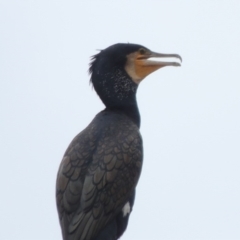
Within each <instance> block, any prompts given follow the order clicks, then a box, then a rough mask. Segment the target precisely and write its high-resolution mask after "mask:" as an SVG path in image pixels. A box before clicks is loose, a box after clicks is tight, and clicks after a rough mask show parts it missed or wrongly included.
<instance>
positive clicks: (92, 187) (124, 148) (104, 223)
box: [56, 110, 143, 240]
mask: <svg viewBox="0 0 240 240" xmlns="http://www.w3.org/2000/svg"><path fill="white" fill-rule="evenodd" d="M142 154H143V153H142V139H141V135H140V133H139V129H138V127H137V126H136V125H135V124H134V122H133V121H132V120H131V119H130V118H128V117H127V116H126V115H124V114H123V113H121V112H117V111H106V110H105V111H102V112H100V113H99V114H98V115H97V116H96V117H95V118H94V120H93V121H92V122H91V123H90V124H89V126H88V127H87V128H86V129H84V130H83V131H82V132H81V133H79V134H78V135H77V136H76V137H75V138H74V139H73V141H72V142H71V144H70V145H69V147H68V149H67V150H66V153H65V155H64V157H63V160H62V163H61V165H60V168H59V172H58V176H57V190H56V195H57V196H56V197H57V208H58V213H59V219H60V224H61V228H62V233H63V238H64V240H95V239H97V240H98V239H101V237H100V236H104V240H108V239H109V240H112V239H117V238H118V237H119V236H120V235H122V233H123V231H124V230H125V228H126V224H127V220H128V217H129V211H128V212H127V211H126V209H125V208H126V206H128V205H127V204H129V203H130V205H131V204H133V198H134V191H135V187H136V184H137V181H138V179H139V176H140V172H141V167H142ZM124 207H125V208H124ZM131 207H132V206H131ZM123 209H124V211H125V212H124V211H123ZM99 237H100V238H99Z"/></svg>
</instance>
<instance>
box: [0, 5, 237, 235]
mask: <svg viewBox="0 0 240 240" xmlns="http://www.w3.org/2000/svg"><path fill="white" fill-rule="evenodd" d="M239 26H240V1H238V0H236V1H231V0H230V1H187V0H185V1H184V0H183V1H157V0H156V1H149V0H148V1H139V0H132V1H93V0H92V1H80V0H78V1H52V0H48V1H46V0H41V1H11V0H9V1H6V0H0V81H1V88H0V98H1V100H0V104H1V117H0V119H1V124H0V128H1V129H0V132H1V134H0V140H1V157H2V160H1V163H2V164H1V175H0V182H1V201H0V202H1V204H0V213H1V214H0V226H1V231H0V239H1V240H60V239H61V233H60V227H59V224H58V218H57V211H56V207H55V179H56V173H57V170H58V166H59V163H60V161H61V158H62V155H63V153H64V151H65V150H66V148H67V146H68V144H69V143H70V141H71V140H72V138H73V137H74V136H75V135H76V134H77V133H78V132H80V131H81V130H82V129H83V128H85V127H86V125H87V124H88V123H89V122H90V121H91V120H92V118H93V117H94V116H95V114H97V113H98V112H99V111H100V110H101V109H102V108H103V105H102V103H101V102H100V100H99V99H98V97H97V95H96V94H95V92H94V91H93V90H92V88H91V86H89V76H88V73H87V70H88V63H89V57H90V56H91V55H93V54H95V53H96V49H103V48H105V47H107V46H109V45H111V44H114V43H117V42H131V43H138V44H142V45H145V46H146V47H148V48H150V49H151V50H153V51H157V52H162V53H178V54H180V55H181V56H182V58H183V64H182V67H181V68H173V67H168V68H164V69H162V70H159V71H157V72H155V73H153V74H152V75H150V76H149V77H147V78H146V79H145V80H144V81H143V82H142V83H141V85H140V88H139V91H138V103H139V109H140V112H141V119H142V120H141V122H142V124H141V132H142V135H143V140H144V167H143V172H142V176H141V179H140V182H139V185H138V187H137V196H136V202H135V206H134V210H133V213H132V215H131V218H130V223H129V226H128V229H127V231H126V232H125V234H124V236H123V237H122V240H161V239H164V240H168V239H169V240H170V239H171V240H198V239H201V240H218V239H224V240H233V239H234V240H237V239H238V240H239V239H240V204H239V203H240V190H239V188H240V174H239V172H240V126H239V123H240V73H239V64H240V27H239Z"/></svg>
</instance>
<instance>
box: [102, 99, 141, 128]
mask: <svg viewBox="0 0 240 240" xmlns="http://www.w3.org/2000/svg"><path fill="white" fill-rule="evenodd" d="M106 110H109V111H117V112H121V113H122V114H125V115H126V116H128V117H129V118H130V119H131V120H132V121H133V122H134V123H135V124H136V125H137V126H138V128H140V122H141V119H140V113H139V110H138V106H137V102H136V101H134V102H133V101H131V103H126V104H122V105H120V104H119V105H112V106H107V107H106Z"/></svg>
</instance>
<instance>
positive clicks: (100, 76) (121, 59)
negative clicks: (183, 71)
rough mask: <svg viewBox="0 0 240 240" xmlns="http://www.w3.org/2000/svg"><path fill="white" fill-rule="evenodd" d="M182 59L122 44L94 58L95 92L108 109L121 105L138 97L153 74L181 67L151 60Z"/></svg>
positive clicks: (92, 67) (92, 76)
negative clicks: (139, 88) (165, 68)
mask: <svg viewBox="0 0 240 240" xmlns="http://www.w3.org/2000/svg"><path fill="white" fill-rule="evenodd" d="M152 58H178V59H179V60H180V61H182V59H181V57H180V56H179V55H177V54H161V53H156V52H152V51H151V50H149V49H148V48H146V47H144V46H141V45H138V44H124V43H118V44H115V45H112V46H110V47H108V48H106V49H104V50H101V51H100V52H99V53H98V54H96V55H94V56H93V57H92V62H91V63H90V68H89V73H90V74H91V80H90V81H91V82H92V84H93V86H94V89H95V90H96V92H97V93H98V95H99V96H100V98H101V99H102V101H103V103H104V104H105V105H106V106H109V105H110V106H111V105H115V104H121V102H125V101H129V99H131V97H134V98H135V94H136V90H137V86H138V85H139V83H140V82H141V81H142V80H143V79H144V78H145V77H146V76H148V75H149V74H150V73H152V72H154V71H156V70H157V69H160V68H162V67H165V66H180V63H178V62H165V61H156V60H151V59H152Z"/></svg>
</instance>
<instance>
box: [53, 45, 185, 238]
mask: <svg viewBox="0 0 240 240" xmlns="http://www.w3.org/2000/svg"><path fill="white" fill-rule="evenodd" d="M158 57H160V58H161V57H163V58H164V57H176V58H178V59H180V60H181V57H180V56H179V55H177V54H160V53H155V52H152V51H150V50H149V49H147V48H146V47H143V46H141V45H137V44H122V43H120V44H115V45H112V46H110V47H108V48H106V49H104V50H102V51H100V53H98V54H96V55H95V56H93V57H92V62H91V64H90V69H89V72H90V74H91V80H90V81H91V82H92V84H93V87H94V89H95V91H96V92H97V94H98V95H99V97H100V98H101V100H102V102H103V103H104V104H105V106H106V108H105V109H104V110H103V111H101V112H100V113H98V114H97V115H96V116H95V118H94V119H93V121H92V122H91V123H90V124H89V125H88V126H87V127H86V128H85V129H84V130H83V131H82V132H80V133H79V134H78V135H77V136H76V137H75V138H74V139H73V141H72V142H71V143H70V145H69V147H68V148H67V150H66V152H65V154H64V157H63V160H62V162H61V164H60V167H59V171H58V175H57V187H56V199H57V209H58V214H59V220H60V225H61V228H62V236H63V239H64V240H115V239H118V238H119V237H120V236H121V235H122V234H123V232H124V231H125V230H126V227H127V224H128V219H129V215H130V213H131V211H132V207H133V203H134V197H135V188H136V185H137V182H138V179H139V176H140V173H141V168H142V161H143V146H142V138H141V134H140V132H139V127H140V114H139V111H138V106H137V101H136V92H137V88H138V85H139V83H140V82H141V81H142V80H143V79H144V78H145V77H146V76H147V75H149V74H150V73H152V72H153V71H155V70H157V69H159V68H161V67H165V66H180V64H179V63H177V62H159V61H153V60H150V58H158Z"/></svg>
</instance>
